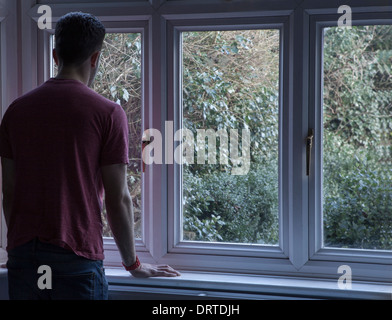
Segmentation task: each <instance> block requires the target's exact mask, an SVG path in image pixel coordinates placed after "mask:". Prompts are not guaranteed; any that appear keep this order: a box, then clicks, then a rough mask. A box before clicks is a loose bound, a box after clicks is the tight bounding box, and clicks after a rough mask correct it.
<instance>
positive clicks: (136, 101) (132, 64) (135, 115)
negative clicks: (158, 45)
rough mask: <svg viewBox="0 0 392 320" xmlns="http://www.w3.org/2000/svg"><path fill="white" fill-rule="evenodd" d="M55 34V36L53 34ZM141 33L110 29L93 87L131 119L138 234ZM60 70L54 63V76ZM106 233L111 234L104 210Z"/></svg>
mask: <svg viewBox="0 0 392 320" xmlns="http://www.w3.org/2000/svg"><path fill="white" fill-rule="evenodd" d="M53 38H54V37H53ZM141 57H142V53H141V34H140V33H109V34H107V35H106V39H105V42H104V45H103V48H102V53H101V59H100V66H99V71H98V72H97V76H96V79H95V81H94V84H93V89H94V90H95V91H96V92H98V93H99V94H101V95H102V96H104V97H105V98H108V99H110V100H112V101H114V102H116V103H118V104H120V105H121V106H122V107H123V109H124V110H125V112H126V114H127V116H128V123H129V141H130V145H129V158H130V165H129V167H128V186H129V191H130V193H131V196H132V199H133V206H134V213H135V235H136V237H137V238H141V237H142V207H141V181H142V180H141V141H142V121H141V119H142V116H141V86H142V85H141V84H142V82H141V59H142V58H141ZM56 74H57V68H56V67H55V66H53V70H52V76H55V75H56ZM102 219H103V225H104V236H105V237H112V233H111V231H110V228H109V226H108V222H107V219H106V211H105V208H104V212H103V214H102Z"/></svg>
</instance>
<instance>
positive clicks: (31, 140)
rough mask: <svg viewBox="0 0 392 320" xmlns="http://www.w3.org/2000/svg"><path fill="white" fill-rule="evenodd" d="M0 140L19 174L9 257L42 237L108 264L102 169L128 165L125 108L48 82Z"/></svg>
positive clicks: (75, 85)
mask: <svg viewBox="0 0 392 320" xmlns="http://www.w3.org/2000/svg"><path fill="white" fill-rule="evenodd" d="M0 138H1V139H0V155H1V156H2V157H4V158H9V159H12V160H14V163H15V169H16V170H15V171H16V180H15V199H14V202H13V207H12V213H13V214H12V215H11V219H10V222H9V232H8V248H7V249H8V250H10V249H12V248H13V247H17V246H19V245H21V244H23V243H26V242H27V241H29V240H31V239H33V238H36V237H38V238H39V239H40V240H41V241H44V242H50V243H52V244H55V245H58V246H60V247H63V248H66V249H71V250H73V251H74V252H75V253H76V254H78V255H80V256H83V257H86V258H88V259H93V260H100V259H103V248H102V224H101V217H100V212H101V205H102V194H103V186H102V180H101V171H100V167H101V166H105V165H110V164H117V163H127V162H128V154H127V150H128V126H127V119H126V116H125V113H124V111H123V110H122V108H121V107H120V106H118V105H117V104H115V103H113V102H110V101H109V100H107V99H105V98H103V97H101V96H100V95H98V94H97V93H95V92H94V91H92V90H91V89H89V88H88V87H87V86H86V85H84V84H83V83H81V82H79V81H77V80H63V79H62V80H59V79H50V80H49V81H47V82H46V83H45V84H44V85H42V86H41V87H39V88H37V89H36V90H33V91H32V92H30V93H28V94H26V95H25V96H23V97H21V98H20V99H18V100H16V101H15V102H14V103H13V104H12V105H11V106H10V107H9V109H8V110H7V113H6V114H5V116H4V119H3V122H2V126H1V135H0Z"/></svg>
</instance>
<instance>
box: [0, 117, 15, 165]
mask: <svg viewBox="0 0 392 320" xmlns="http://www.w3.org/2000/svg"><path fill="white" fill-rule="evenodd" d="M7 118H8V117H7V112H6V113H5V115H4V117H3V120H2V121H1V125H0V157H2V158H7V159H13V154H12V146H11V142H10V139H9V132H8V129H7V128H8V126H7Z"/></svg>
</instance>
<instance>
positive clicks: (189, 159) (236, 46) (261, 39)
mask: <svg viewBox="0 0 392 320" xmlns="http://www.w3.org/2000/svg"><path fill="white" fill-rule="evenodd" d="M279 37H280V35H279V30H242V31H211V32H184V33H182V57H183V60H182V78H183V87H182V97H183V100H182V105H183V110H182V116H183V128H185V129H184V130H185V131H186V133H187V134H186V138H185V139H191V140H192V141H193V148H191V147H190V146H192V144H186V145H187V146H188V149H186V148H185V150H184V154H183V156H184V158H185V164H184V165H183V166H182V172H183V180H182V184H183V185H182V187H183V188H182V190H183V216H182V238H183V240H188V241H209V242H229V243H248V244H249V243H252V244H268V245H277V244H278V240H279V232H278V230H279V218H278V216H279V214H278V212H279V206H278V203H279V199H278V188H279V185H278V180H279V179H278V175H279V103H278V101H279V99H278V96H279V57H280V48H279ZM188 142H189V140H188ZM188 151H190V152H188ZM192 151H193V152H192Z"/></svg>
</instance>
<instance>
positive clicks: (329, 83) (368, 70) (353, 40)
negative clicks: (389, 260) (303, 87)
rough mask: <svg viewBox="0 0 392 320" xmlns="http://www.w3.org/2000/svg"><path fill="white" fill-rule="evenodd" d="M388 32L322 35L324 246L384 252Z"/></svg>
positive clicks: (391, 174)
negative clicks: (381, 250)
mask: <svg viewBox="0 0 392 320" xmlns="http://www.w3.org/2000/svg"><path fill="white" fill-rule="evenodd" d="M391 35H392V26H389V25H376V26H355V27H352V28H351V29H349V28H339V27H332V28H326V29H324V54H323V55H324V56H323V58H324V62H323V64H324V106H323V128H324V133H323V139H324V141H323V156H324V162H323V172H324V173H323V213H324V217H323V220H324V227H323V229H324V246H326V247H340V248H356V249H383V250H391V249H392V183H391V181H392V134H391V132H392V37H391Z"/></svg>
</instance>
